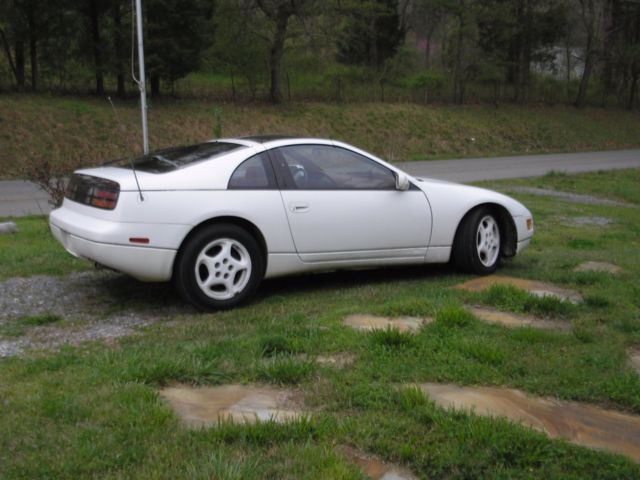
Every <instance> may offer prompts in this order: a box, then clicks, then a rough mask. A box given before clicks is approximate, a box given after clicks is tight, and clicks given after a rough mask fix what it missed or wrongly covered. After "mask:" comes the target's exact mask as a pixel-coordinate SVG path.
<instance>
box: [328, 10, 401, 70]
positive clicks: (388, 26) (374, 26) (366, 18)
mask: <svg viewBox="0 0 640 480" xmlns="http://www.w3.org/2000/svg"><path fill="white" fill-rule="evenodd" d="M341 10H342V11H343V12H344V14H345V15H346V16H347V20H346V23H345V25H344V27H343V28H342V30H341V31H340V33H339V35H338V45H337V46H338V61H340V62H341V63H344V64H347V65H366V66H369V67H371V68H376V69H380V68H382V67H383V66H384V64H385V61H386V60H387V59H389V58H391V57H393V56H394V55H395V53H396V52H397V50H398V47H399V46H400V44H401V43H402V41H403V40H404V36H405V30H404V28H403V26H402V24H401V22H400V14H399V13H398V0H363V1H352V2H350V3H345V4H344V5H343V6H342V7H341Z"/></svg>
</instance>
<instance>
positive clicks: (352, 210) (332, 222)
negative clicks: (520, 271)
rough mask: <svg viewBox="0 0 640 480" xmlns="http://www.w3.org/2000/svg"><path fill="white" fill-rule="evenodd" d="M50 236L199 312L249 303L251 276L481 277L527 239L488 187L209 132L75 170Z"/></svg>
mask: <svg viewBox="0 0 640 480" xmlns="http://www.w3.org/2000/svg"><path fill="white" fill-rule="evenodd" d="M50 226H51V231H52V232H53V235H54V236H55V238H56V239H58V241H60V243H62V245H63V246H64V248H66V249H67V250H68V251H69V252H70V253H71V254H73V255H75V256H78V257H81V258H85V259H88V260H90V261H93V262H96V264H100V265H103V266H106V267H109V268H111V269H114V270H117V271H120V272H124V273H127V274H129V275H132V276H133V277H135V278H137V279H139V280H143V281H150V282H163V281H169V280H173V282H174V284H175V286H176V288H177V289H178V291H179V292H180V294H181V295H182V296H183V297H184V298H185V299H186V300H187V301H189V302H191V303H192V304H194V305H195V306H197V307H199V308H201V309H212V308H225V307H232V306H235V305H237V304H239V303H241V302H244V301H246V300H247V299H249V298H250V297H251V296H252V295H253V293H254V292H255V291H256V289H257V288H258V285H259V283H260V281H261V280H262V279H263V278H270V277H276V276H279V275H288V274H293V273H299V272H309V271H316V270H335V269H343V268H349V267H375V266H383V265H408V264H423V263H446V262H449V261H450V260H451V261H453V262H454V263H455V265H456V266H458V267H459V268H461V269H462V270H464V271H468V272H474V273H477V274H488V273H491V272H493V271H495V269H496V268H497V267H498V265H499V263H500V259H501V258H502V257H512V256H514V255H515V254H516V253H518V252H519V251H521V250H522V249H523V248H525V247H526V246H527V245H528V244H529V242H530V240H531V237H532V235H533V219H532V216H531V213H530V212H529V210H527V209H526V208H525V207H524V206H523V205H522V204H520V203H519V202H517V201H516V200H514V199H512V198H509V197H507V196H505V195H501V194H499V193H496V192H492V191H489V190H484V189H480V188H475V187H470V186H464V185H457V184H453V183H447V182H442V181H437V180H428V179H420V178H413V177H411V176H409V175H407V174H406V173H404V172H402V171H401V170H399V169H398V168H396V167H394V166H393V165H390V164H388V163H386V162H384V161H383V160H381V159H379V158H377V157H375V156H373V155H371V154H369V153H367V152H364V151H362V150H360V149H358V148H355V147H352V146H350V145H347V144H344V143H341V142H336V141H332V140H320V139H313V138H291V137H281V136H261V137H246V138H234V139H221V140H212V141H209V142H205V143H201V144H197V145H191V146H186V147H178V148H171V149H166V150H161V151H156V152H153V153H149V154H147V155H144V156H142V157H140V158H137V159H135V160H133V161H132V162H129V163H124V164H121V165H118V166H105V167H99V168H90V169H84V170H79V171H77V172H75V174H74V175H73V177H72V178H71V181H70V183H69V186H68V189H67V194H66V198H65V200H64V203H63V204H62V206H61V207H60V208H58V209H56V210H54V211H53V212H52V213H51V216H50Z"/></svg>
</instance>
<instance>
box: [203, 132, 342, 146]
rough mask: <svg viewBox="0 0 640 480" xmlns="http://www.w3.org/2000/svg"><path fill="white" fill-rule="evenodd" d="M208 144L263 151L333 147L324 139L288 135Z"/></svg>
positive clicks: (219, 140)
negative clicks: (256, 148) (311, 144)
mask: <svg viewBox="0 0 640 480" xmlns="http://www.w3.org/2000/svg"><path fill="white" fill-rule="evenodd" d="M209 141H210V142H228V143H238V144H240V145H245V146H247V147H256V146H262V147H263V148H265V149H269V148H274V147H283V146H286V145H300V144H310V143H315V144H320V145H334V144H335V142H334V141H333V140H329V139H326V138H311V137H294V136H290V135H254V136H248V137H235V138H215V139H211V140H209Z"/></svg>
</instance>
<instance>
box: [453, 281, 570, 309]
mask: <svg viewBox="0 0 640 480" xmlns="http://www.w3.org/2000/svg"><path fill="white" fill-rule="evenodd" d="M492 285H511V286H513V287H517V288H520V289H522V290H526V291H527V292H529V293H530V294H532V295H536V296H538V297H547V296H549V297H555V298H557V299H559V300H566V301H569V302H572V303H578V302H580V301H581V300H582V296H581V295H580V294H579V293H578V292H576V291H575V290H570V289H568V288H562V287H558V286H556V285H552V284H550V283H544V282H538V281H536V280H526V279H524V278H515V277H507V276H503V275H487V276H485V277H478V278H474V279H473V280H469V281H468V282H464V283H460V284H458V285H455V286H454V287H453V288H456V289H458V290H466V291H468V292H482V291H484V290H486V289H488V288H489V287H491V286H492Z"/></svg>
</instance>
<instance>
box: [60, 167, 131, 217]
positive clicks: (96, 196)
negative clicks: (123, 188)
mask: <svg viewBox="0 0 640 480" xmlns="http://www.w3.org/2000/svg"><path fill="white" fill-rule="evenodd" d="M119 195H120V185H119V184H118V183H117V182H114V181H111V180H107V179H106V178H99V177H92V176H91V175H82V174H79V173H76V174H74V175H73V177H71V181H70V182H69V185H68V186H67V192H66V195H65V196H66V197H67V198H68V199H69V200H73V201H74V202H78V203H82V204H84V205H90V206H92V207H96V208H102V209H105V210H113V209H114V208H116V204H117V203H118V196H119Z"/></svg>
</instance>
